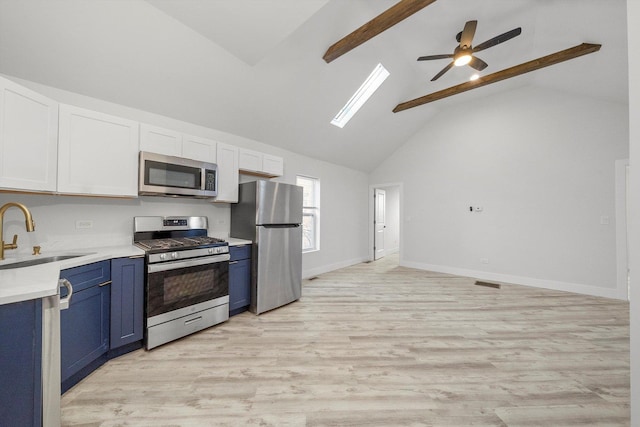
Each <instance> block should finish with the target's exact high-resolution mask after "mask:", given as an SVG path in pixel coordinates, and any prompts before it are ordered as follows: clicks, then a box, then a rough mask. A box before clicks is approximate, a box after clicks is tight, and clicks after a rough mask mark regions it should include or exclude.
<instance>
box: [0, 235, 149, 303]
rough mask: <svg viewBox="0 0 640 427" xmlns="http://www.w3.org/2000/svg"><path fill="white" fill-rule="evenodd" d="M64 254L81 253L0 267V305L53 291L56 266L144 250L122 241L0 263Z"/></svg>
mask: <svg viewBox="0 0 640 427" xmlns="http://www.w3.org/2000/svg"><path fill="white" fill-rule="evenodd" d="M67 254H74V255H75V254H82V256H79V257H75V258H70V259H66V260H63V261H56V262H50V263H46V264H40V265H34V266H31V267H22V268H12V269H8V270H0V305H1V304H9V303H13V302H19V301H26V300H30V299H36V298H43V297H47V296H51V295H55V294H57V293H58V278H59V277H60V270H64V269H67V268H72V267H78V266H80V265H86V264H91V263H93V262H98V261H103V260H106V259H112V258H123V257H130V256H139V255H144V251H143V250H142V249H140V248H137V247H136V246H133V245H123V246H110V247H101V248H86V249H80V250H76V251H66V252H55V253H53V252H52V253H48V252H43V253H42V254H41V255H29V256H21V257H17V258H10V259H5V260H3V261H0V265H5V264H11V263H14V262H19V261H26V260H31V259H35V258H36V257H38V256H39V257H43V258H44V257H49V256H56V255H67Z"/></svg>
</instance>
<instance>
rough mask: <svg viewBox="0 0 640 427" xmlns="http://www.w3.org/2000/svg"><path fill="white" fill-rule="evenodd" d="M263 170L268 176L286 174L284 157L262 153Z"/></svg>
mask: <svg viewBox="0 0 640 427" xmlns="http://www.w3.org/2000/svg"><path fill="white" fill-rule="evenodd" d="M262 171H263V172H264V173H265V174H266V175H267V176H272V177H274V176H282V175H284V160H283V159H282V157H278V156H272V155H271V154H263V155H262Z"/></svg>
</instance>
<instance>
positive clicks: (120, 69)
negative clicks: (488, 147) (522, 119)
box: [0, 0, 628, 171]
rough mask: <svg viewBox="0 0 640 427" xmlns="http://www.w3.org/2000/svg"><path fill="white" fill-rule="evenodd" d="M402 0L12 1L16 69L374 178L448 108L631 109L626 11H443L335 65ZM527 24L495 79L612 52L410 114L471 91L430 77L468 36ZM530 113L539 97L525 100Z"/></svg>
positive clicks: (7, 6)
mask: <svg viewBox="0 0 640 427" xmlns="http://www.w3.org/2000/svg"><path fill="white" fill-rule="evenodd" d="M396 3H397V1H396V0H147V1H143V0H127V1H122V0H55V1H51V0H0V73H2V74H6V75H8V76H15V77H18V78H22V79H26V80H31V81H34V82H38V83H42V84H45V85H49V86H53V87H58V88H61V89H65V90H69V91H72V92H77V93H80V94H84V95H88V96H92V97H95V98H100V99H104V100H107V101H110V102H114V103H118V104H123V105H126V106H130V107H134V108H138V109H142V110H146V111H150V112H153V113H157V114H161V115H165V116H169V117H173V118H176V119H180V120H184V121H188V122H192V123H196V124H199V125H202V126H206V127H210V128H214V129H218V130H222V131H225V132H229V133H233V134H236V135H240V136H243V137H246V138H251V139H255V140H258V141H261V142H265V143H267V144H271V145H274V146H278V147H282V148H284V149H287V150H291V151H294V152H297V153H300V154H304V155H308V156H311V157H315V158H318V159H322V160H326V161H328V162H332V163H336V164H341V165H344V166H347V167H351V168H354V169H358V170H362V171H371V170H372V169H374V168H375V167H376V166H377V165H379V164H380V162H382V161H383V160H384V159H385V158H386V157H387V156H389V155H390V154H391V153H392V152H393V151H395V150H396V149H397V148H398V147H399V146H401V145H402V144H403V143H404V142H405V141H406V140H407V139H408V138H409V137H410V136H411V135H413V134H414V133H415V132H417V131H418V130H419V129H421V128H422V127H424V126H428V124H429V121H430V120H431V119H433V118H434V116H435V115H436V114H437V113H438V112H439V111H441V110H442V109H448V108H455V107H456V106H457V105H460V104H461V103H470V102H474V103H479V102H481V99H482V98H483V97H487V96H491V95H492V94H494V93H498V92H502V91H508V90H512V89H514V88H518V87H521V86H523V85H531V86H536V87H544V88H551V89H554V90H559V91H563V92H567V93H573V94H577V95H583V96H591V97H597V98H600V99H604V100H607V101H611V102H616V103H627V97H628V90H627V42H626V34H627V27H626V0H483V1H469V0H437V1H435V2H434V3H433V4H431V5H429V6H427V7H425V8H424V9H422V10H420V11H418V12H417V13H415V14H414V15H412V16H410V17H408V18H407V19H405V20H403V21H402V22H400V23H398V24H397V25H395V26H393V27H392V28H390V29H389V30H386V31H384V32H383V33H381V34H380V35H378V36H376V37H374V38H373V39H371V40H369V41H367V42H365V43H364V44H362V45H361V46H359V47H357V48H355V49H353V50H352V51H350V52H348V53H346V54H345V55H343V56H341V57H339V58H337V59H335V60H334V61H332V62H330V63H326V62H325V61H324V60H323V59H322V56H323V55H324V53H325V52H326V50H327V48H328V47H329V46H331V45H332V44H333V43H335V42H336V41H338V40H339V39H341V38H342V37H344V36H345V35H347V34H349V33H350V32H351V31H353V30H355V29H356V28H358V27H360V26H361V25H363V24H364V23H366V22H367V21H369V20H371V19H373V18H374V17H376V16H377V15H379V14H380V13H382V12H384V11H385V10H387V9H388V8H390V7H392V6H393V5H394V4H396ZM472 19H476V20H478V26H477V30H476V35H475V38H474V40H475V41H476V42H478V43H479V42H482V41H484V40H487V39H489V38H491V37H493V36H495V35H498V34H500V33H503V32H505V31H508V30H511V29H512V28H515V27H522V34H521V35H520V36H518V37H516V38H514V39H512V40H509V41H507V42H505V43H503V44H500V45H498V46H495V47H492V48H490V49H487V50H485V51H483V52H481V53H479V54H478V56H480V57H481V58H482V59H483V60H484V61H485V62H487V63H488V64H489V66H488V67H487V68H486V69H485V70H484V71H483V72H482V73H481V75H483V74H490V73H494V72H496V71H500V70H503V69H505V68H508V67H512V66H514V65H517V64H520V63H523V62H526V61H530V60H532V59H536V58H538V57H542V56H545V55H548V54H551V53H554V52H557V51H560V50H563V49H567V48H570V47H573V46H576V45H579V44H580V43H583V42H585V43H597V44H602V48H601V50H600V51H599V52H596V53H593V54H590V55H586V56H583V57H580V58H576V59H573V60H571V61H567V62H564V63H561V64H558V65H554V66H552V67H548V68H544V69H541V70H537V71H535V72H532V73H529V74H526V75H522V76H519V77H515V78H513V79H509V80H505V81H501V82H499V83H496V84H493V85H490V86H486V87H482V88H479V89H476V90H473V91H470V92H465V93H463V94H459V95H456V96H453V97H450V98H446V99H442V100H439V101H436V102H434V103H430V104H427V105H422V106H419V107H416V108H412V109H410V110H406V111H402V112H398V113H393V112H392V110H393V108H394V107H395V106H396V105H397V104H399V103H402V102H404V101H408V100H411V99H414V98H417V97H420V96H422V95H426V94H428V93H432V92H435V91H438V90H442V89H445V88H448V87H451V86H454V85H457V84H460V83H464V82H465V81H467V80H468V77H469V76H470V74H471V73H472V71H473V70H472V69H471V68H469V67H454V68H452V69H451V70H450V71H449V72H447V73H446V74H445V75H444V76H443V77H441V78H440V79H438V80H437V81H435V82H431V81H430V79H431V78H432V77H433V76H434V75H435V74H436V73H437V72H438V71H440V70H441V69H442V68H443V67H444V66H445V65H446V63H447V60H442V61H440V60H436V61H423V62H417V61H416V58H417V57H418V56H422V55H432V54H439V53H449V52H452V51H453V49H454V47H455V46H456V44H457V42H456V40H455V35H456V33H458V32H459V31H461V30H462V28H463V26H464V24H465V22H466V21H468V20H472ZM378 62H381V63H382V64H383V65H384V66H385V67H386V68H387V69H388V70H389V71H390V73H391V75H390V77H389V78H388V79H387V81H385V83H384V84H383V85H382V87H381V88H380V90H379V91H378V92H376V93H375V94H374V95H373V97H372V98H371V99H370V100H369V102H367V104H365V106H364V107H363V108H362V110H361V111H360V112H359V113H358V114H357V115H356V116H355V117H354V118H353V119H352V120H351V122H349V123H348V124H347V125H346V126H345V127H344V128H343V129H339V128H337V127H334V126H332V125H331V124H330V123H329V122H330V121H331V119H332V118H333V116H334V115H335V114H336V113H337V112H338V111H339V110H340V108H341V107H342V106H343V105H344V103H345V102H346V101H347V100H348V99H349V97H350V96H351V95H352V94H353V92H354V91H355V90H356V89H357V88H358V86H359V85H360V84H361V83H362V81H363V80H364V79H365V78H366V77H367V76H368V74H369V73H370V72H371V71H372V70H373V68H374V66H375V65H376V64H377V63H378ZM522 102H526V99H523V100H522Z"/></svg>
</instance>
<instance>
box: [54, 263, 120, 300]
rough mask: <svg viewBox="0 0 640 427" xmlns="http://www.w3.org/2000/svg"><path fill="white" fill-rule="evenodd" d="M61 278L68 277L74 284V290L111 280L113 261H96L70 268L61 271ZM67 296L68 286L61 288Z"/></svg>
mask: <svg viewBox="0 0 640 427" xmlns="http://www.w3.org/2000/svg"><path fill="white" fill-rule="evenodd" d="M60 278H61V279H67V280H68V281H70V282H71V284H72V285H73V292H79V291H82V290H84V289H88V288H90V287H92V286H97V285H100V284H102V283H105V282H109V281H110V280H111V263H110V261H109V260H106V261H100V262H94V263H93V264H87V265H82V266H80V267H74V268H68V269H66V270H62V271H61V272H60ZM60 292H61V296H66V294H67V291H66V288H64V287H62V289H61V290H60Z"/></svg>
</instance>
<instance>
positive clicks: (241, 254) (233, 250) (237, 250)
mask: <svg viewBox="0 0 640 427" xmlns="http://www.w3.org/2000/svg"><path fill="white" fill-rule="evenodd" d="M229 256H230V257H231V261H237V260H239V259H247V258H251V245H240V246H229Z"/></svg>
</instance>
